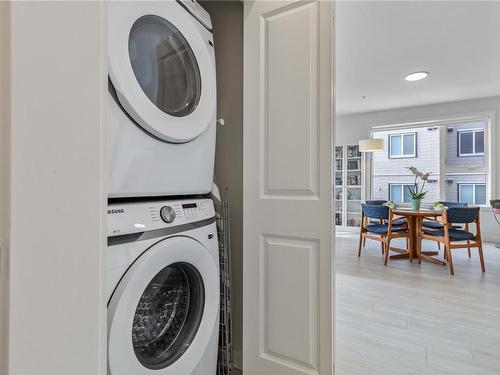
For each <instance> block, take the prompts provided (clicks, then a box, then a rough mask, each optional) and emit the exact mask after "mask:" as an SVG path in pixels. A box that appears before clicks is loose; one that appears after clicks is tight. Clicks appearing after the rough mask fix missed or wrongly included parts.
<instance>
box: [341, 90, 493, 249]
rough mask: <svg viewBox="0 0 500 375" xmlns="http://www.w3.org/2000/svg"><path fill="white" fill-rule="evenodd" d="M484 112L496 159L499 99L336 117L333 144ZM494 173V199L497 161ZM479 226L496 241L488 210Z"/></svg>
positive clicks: (353, 141) (488, 237) (351, 141)
mask: <svg viewBox="0 0 500 375" xmlns="http://www.w3.org/2000/svg"><path fill="white" fill-rule="evenodd" d="M485 111H496V117H495V119H496V123H495V124H492V125H493V126H494V127H495V140H494V143H493V145H494V147H493V152H494V154H493V159H496V158H498V156H499V152H498V146H496V145H499V144H500V96H496V97H491V98H484V99H475V100H464V101H460V102H453V103H444V104H433V105H425V106H417V107H409V108H400V109H394V110H388V111H379V112H368V113H360V114H354V115H349V116H340V117H337V119H336V120H337V124H336V129H335V136H336V143H337V144H345V143H356V142H358V141H359V140H360V139H363V138H369V136H370V130H371V128H372V127H373V126H377V125H389V124H394V123H405V122H417V121H422V120H432V119H433V118H443V117H447V116H458V115H469V114H473V113H478V112H485ZM495 146H496V147H495ZM495 174H496V176H495V179H496V184H494V185H495V186H492V191H493V194H494V195H495V196H496V197H497V198H498V197H500V162H496V165H495ZM493 198H495V197H493ZM481 224H482V228H481V229H482V234H483V238H484V239H485V240H492V241H493V240H495V241H500V229H499V228H498V226H497V224H496V223H495V222H494V220H493V218H492V216H491V214H490V212H489V211H488V210H485V211H483V212H482V214H481Z"/></svg>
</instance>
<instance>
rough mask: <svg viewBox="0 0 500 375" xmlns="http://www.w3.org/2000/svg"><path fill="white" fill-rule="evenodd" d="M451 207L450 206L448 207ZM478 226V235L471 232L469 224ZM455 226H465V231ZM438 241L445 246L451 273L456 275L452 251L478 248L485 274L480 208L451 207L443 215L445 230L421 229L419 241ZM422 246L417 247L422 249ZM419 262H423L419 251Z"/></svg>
mask: <svg viewBox="0 0 500 375" xmlns="http://www.w3.org/2000/svg"><path fill="white" fill-rule="evenodd" d="M448 207H449V206H448ZM472 223H475V224H476V233H475V234H474V233H471V232H470V231H469V224H472ZM453 224H462V225H465V230H462V229H456V228H454V227H453ZM424 239H425V240H431V241H437V242H438V243H442V244H444V251H445V259H446V260H447V261H448V265H449V266H450V273H451V274H452V275H454V274H455V271H454V269H453V259H452V257H451V250H452V249H459V248H462V249H465V248H466V249H468V250H469V251H470V249H471V248H474V247H477V248H478V250H479V260H480V262H481V270H482V271H483V272H485V266H484V256H483V244H482V241H481V227H480V223H479V207H471V208H468V207H451V208H448V210H446V211H445V212H444V213H443V228H442V229H437V230H435V229H427V228H424V227H422V228H419V233H418V241H419V244H420V243H421V241H422V240H424ZM420 247H421V246H417V248H418V249H420ZM418 256H419V262H420V261H421V253H420V250H419V251H418Z"/></svg>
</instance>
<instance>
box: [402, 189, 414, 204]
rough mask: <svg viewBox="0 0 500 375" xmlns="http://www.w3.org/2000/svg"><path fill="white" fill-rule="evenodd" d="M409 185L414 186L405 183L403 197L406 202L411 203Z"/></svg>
mask: <svg viewBox="0 0 500 375" xmlns="http://www.w3.org/2000/svg"><path fill="white" fill-rule="evenodd" d="M408 187H411V188H413V185H403V188H404V193H403V198H404V202H405V203H410V202H411V193H410V190H409V189H408Z"/></svg>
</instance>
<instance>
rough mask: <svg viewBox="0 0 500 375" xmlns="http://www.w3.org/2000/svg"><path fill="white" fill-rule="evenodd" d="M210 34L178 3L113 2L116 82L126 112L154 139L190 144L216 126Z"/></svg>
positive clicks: (111, 28) (110, 31)
mask: <svg viewBox="0 0 500 375" xmlns="http://www.w3.org/2000/svg"><path fill="white" fill-rule="evenodd" d="M209 35H211V34H210V33H209V32H208V31H207V30H206V29H204V28H203V26H202V25H201V24H199V22H198V21H197V20H196V19H195V18H194V17H193V16H191V15H190V14H189V13H188V12H187V11H186V10H185V9H184V8H183V7H182V6H181V5H180V4H178V3H177V2H175V1H161V2H142V1H134V2H113V1H112V2H110V3H109V9H108V59H109V76H110V80H111V83H112V84H113V86H114V89H115V90H116V96H117V98H118V101H119V102H120V104H121V106H122V108H123V109H124V110H125V111H126V112H127V113H128V114H129V115H130V116H131V117H132V118H133V119H134V120H135V121H136V122H137V124H139V125H140V126H141V127H143V128H144V130H146V131H147V132H148V133H150V134H152V135H153V136H155V137H157V138H160V139H162V140H164V141H168V142H176V143H182V142H188V141H190V140H192V139H194V138H196V137H197V136H199V135H200V134H201V133H202V132H203V131H204V130H205V129H206V128H207V127H208V126H209V125H210V124H211V122H213V121H214V118H215V111H216V76H215V58H214V51H213V43H212V42H211V41H210V40H209V37H208V36H209Z"/></svg>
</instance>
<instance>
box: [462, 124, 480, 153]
mask: <svg viewBox="0 0 500 375" xmlns="http://www.w3.org/2000/svg"><path fill="white" fill-rule="evenodd" d="M457 135H458V156H482V155H484V130H483V129H475V130H464V131H459V132H457Z"/></svg>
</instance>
